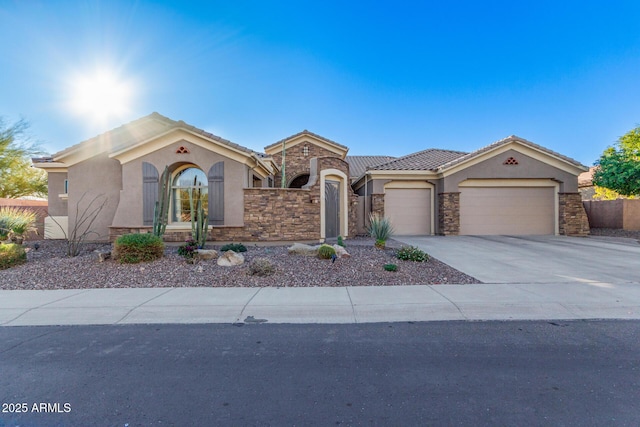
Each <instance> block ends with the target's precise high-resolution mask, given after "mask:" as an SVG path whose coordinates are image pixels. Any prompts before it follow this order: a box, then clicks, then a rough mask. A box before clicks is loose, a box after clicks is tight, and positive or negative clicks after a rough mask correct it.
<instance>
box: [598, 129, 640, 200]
mask: <svg viewBox="0 0 640 427" xmlns="http://www.w3.org/2000/svg"><path fill="white" fill-rule="evenodd" d="M596 165H597V166H598V167H597V168H596V171H595V173H594V174H593V184H594V185H597V186H600V187H605V188H609V189H611V190H614V191H617V192H618V193H620V194H622V195H623V196H636V195H640V126H638V127H636V128H635V129H632V130H630V131H629V132H627V133H626V134H624V135H623V136H621V137H620V138H619V139H618V142H617V143H616V145H615V146H613V147H609V148H607V149H606V150H604V153H602V156H600V159H599V160H598V161H597V162H596Z"/></svg>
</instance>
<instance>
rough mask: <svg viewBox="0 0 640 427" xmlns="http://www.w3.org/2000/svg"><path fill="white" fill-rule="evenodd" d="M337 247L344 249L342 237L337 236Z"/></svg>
mask: <svg viewBox="0 0 640 427" xmlns="http://www.w3.org/2000/svg"><path fill="white" fill-rule="evenodd" d="M338 246H342V247H343V248H344V247H346V246H345V245H344V239H343V238H342V236H338Z"/></svg>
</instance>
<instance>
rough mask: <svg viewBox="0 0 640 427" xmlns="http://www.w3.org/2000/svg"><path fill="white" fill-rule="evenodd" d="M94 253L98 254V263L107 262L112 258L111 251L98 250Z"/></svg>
mask: <svg viewBox="0 0 640 427" xmlns="http://www.w3.org/2000/svg"><path fill="white" fill-rule="evenodd" d="M94 252H95V253H96V254H98V262H105V261H106V260H108V259H109V258H111V251H104V250H102V251H101V250H99V249H96V250H95V251H94Z"/></svg>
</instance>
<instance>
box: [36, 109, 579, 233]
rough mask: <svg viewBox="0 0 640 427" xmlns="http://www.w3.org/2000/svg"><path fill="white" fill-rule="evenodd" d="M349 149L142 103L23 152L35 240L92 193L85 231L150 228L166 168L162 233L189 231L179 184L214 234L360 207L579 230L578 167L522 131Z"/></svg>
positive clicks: (414, 225) (85, 205)
mask: <svg viewBox="0 0 640 427" xmlns="http://www.w3.org/2000/svg"><path fill="white" fill-rule="evenodd" d="M347 153H348V147H346V146H344V145H342V144H339V143H337V142H335V141H332V140H330V139H327V138H325V137H322V136H320V135H317V134H314V133H312V132H309V131H306V130H305V131H302V132H300V133H297V134H295V135H292V136H290V137H287V138H285V139H283V140H281V141H278V142H275V143H273V144H271V145H268V146H267V147H265V149H264V152H263V153H259V152H256V151H253V150H250V149H248V148H245V147H243V146H241V145H238V144H235V143H233V142H231V141H228V140H225V139H223V138H220V137H219V136H216V135H213V134H211V133H209V132H206V131H204V130H202V129H198V128H196V127H194V126H191V125H189V124H187V123H185V122H183V121H175V120H172V119H170V118H168V117H165V116H162V115H160V114H158V113H152V114H150V115H148V116H145V117H142V118H140V119H138V120H135V121H133V122H130V123H128V124H125V125H122V126H120V127H118V128H116V129H113V130H110V131H108V132H105V133H104V134H101V135H98V136H96V137H94V138H91V139H89V140H86V141H84V142H81V143H79V144H77V145H74V146H71V147H69V148H67V149H65V150H63V151H60V152H58V153H56V154H54V155H53V156H50V157H42V158H34V159H33V162H34V166H36V167H39V168H42V169H44V170H46V171H47V173H48V178H49V217H48V218H47V219H46V222H45V229H46V231H45V236H46V237H47V238H64V237H65V236H67V235H68V234H69V231H70V230H72V229H73V228H74V227H75V228H82V227H86V226H87V222H84V223H82V221H81V220H82V217H83V214H85V215H84V216H86V213H89V212H91V210H92V209H95V208H96V206H98V205H102V204H104V207H103V208H102V209H101V210H100V212H99V213H98V215H97V217H96V219H95V221H93V222H92V224H91V231H92V232H93V236H94V240H113V239H115V238H116V237H117V236H118V235H121V234H124V233H129V232H149V231H151V229H152V224H153V216H154V207H155V202H156V200H157V199H158V190H159V186H160V180H161V179H160V177H161V175H162V173H163V171H164V170H165V168H167V170H168V172H169V173H170V174H171V179H170V185H171V202H170V215H169V224H168V226H167V232H166V233H165V236H164V238H165V240H167V241H183V240H185V239H186V238H188V237H189V236H190V233H191V224H190V210H189V208H188V206H189V203H188V200H187V198H186V195H188V194H192V195H199V196H194V197H201V199H202V201H203V204H204V205H205V206H206V209H207V211H208V218H209V219H208V220H209V236H208V237H209V240H212V241H217V242H226V241H242V242H259V241H323V240H325V239H327V238H333V237H337V236H338V235H341V236H343V237H352V236H355V235H357V234H362V233H364V232H365V228H366V225H367V224H366V218H367V217H368V213H369V212H377V213H379V214H381V215H385V216H387V217H388V218H390V219H391V221H392V223H393V224H394V227H395V228H396V231H397V234H399V235H403V234H415V235H429V234H443V235H455V234H567V235H582V234H586V233H588V223H587V220H586V215H585V213H584V208H583V207H582V202H581V197H580V194H579V193H578V180H577V176H578V174H580V173H581V172H583V171H585V170H586V169H587V168H586V167H585V166H583V165H581V164H580V163H578V162H576V161H575V160H572V159H570V158H568V157H565V156H563V155H561V154H559V153H555V152H553V151H551V150H548V149H546V148H544V147H541V146H539V145H536V144H534V143H532V142H529V141H527V140H524V139H522V138H518V137H515V136H511V137H509V138H506V139H504V140H501V141H498V142H496V143H494V144H491V145H489V146H487V147H484V148H481V149H480V150H477V151H475V152H473V153H463V152H458V151H451V150H440V149H429V150H424V151H420V152H417V153H413V154H410V155H408V156H404V157H399V158H394V157H390V156H347ZM283 156H284V162H283ZM283 176H284V179H283ZM283 182H284V185H285V188H281V187H282V183H283Z"/></svg>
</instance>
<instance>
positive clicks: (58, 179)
mask: <svg viewBox="0 0 640 427" xmlns="http://www.w3.org/2000/svg"><path fill="white" fill-rule="evenodd" d="M47 176H48V181H49V184H48V187H49V215H53V216H66V215H67V200H66V199H64V198H62V197H60V194H63V193H64V181H65V179H67V173H66V172H49V173H48V174H47Z"/></svg>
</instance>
